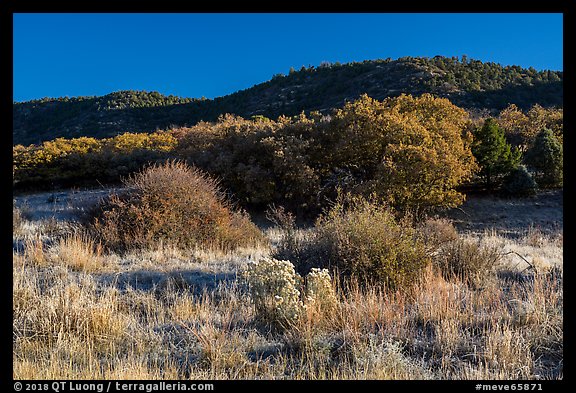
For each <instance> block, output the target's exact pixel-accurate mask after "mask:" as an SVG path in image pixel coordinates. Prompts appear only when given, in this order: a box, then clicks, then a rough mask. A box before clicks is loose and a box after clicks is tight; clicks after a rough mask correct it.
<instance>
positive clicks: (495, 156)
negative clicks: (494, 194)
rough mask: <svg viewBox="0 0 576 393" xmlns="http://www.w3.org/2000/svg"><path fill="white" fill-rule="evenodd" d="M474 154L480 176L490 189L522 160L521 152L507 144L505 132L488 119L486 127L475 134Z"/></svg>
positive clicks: (477, 130) (485, 123)
mask: <svg viewBox="0 0 576 393" xmlns="http://www.w3.org/2000/svg"><path fill="white" fill-rule="evenodd" d="M472 154H474V157H475V158H476V161H478V164H479V165H480V176H482V177H483V178H484V181H485V182H486V186H487V187H488V188H489V189H492V188H493V186H494V182H495V181H496V180H497V179H499V178H501V177H502V176H504V175H507V174H508V173H510V171H512V170H513V169H515V168H516V167H517V166H518V163H519V162H520V159H521V152H520V151H519V150H518V149H512V146H511V145H510V144H509V143H507V142H506V137H505V136H504V130H503V129H501V128H500V127H499V126H498V123H496V121H495V120H494V119H491V118H489V119H486V121H485V122H484V125H483V126H482V127H480V128H478V129H476V131H475V132H474V142H473V144H472Z"/></svg>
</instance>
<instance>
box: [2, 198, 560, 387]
mask: <svg viewBox="0 0 576 393" xmlns="http://www.w3.org/2000/svg"><path fill="white" fill-rule="evenodd" d="M108 193H109V190H106V189H95V190H75V191H62V192H54V193H38V194H28V195H18V196H15V197H14V201H15V206H17V207H18V208H19V209H20V211H21V212H22V215H23V217H24V220H23V221H22V222H21V223H19V224H18V225H16V224H15V227H14V234H13V248H14V250H13V267H14V268H13V281H14V287H13V330H14V336H13V345H14V351H13V370H14V371H13V374H14V378H16V379H44V378H46V379H182V378H184V379H238V378H240V379H257V378H264V379H512V380H514V379H560V378H563V291H562V285H563V284H562V283H563V274H562V271H563V269H562V266H563V252H562V250H563V235H562V233H563V218H562V213H563V201H562V195H563V194H562V190H558V191H546V192H542V193H540V194H538V195H537V196H536V197H534V198H527V199H516V200H512V199H499V198H494V197H479V196H476V197H470V198H469V199H468V201H467V202H466V203H465V204H464V205H463V206H461V207H460V208H459V209H455V210H453V211H451V212H449V213H448V216H449V217H451V218H452V219H453V220H454V223H455V224H456V227H457V228H458V230H459V232H460V236H461V238H463V239H468V240H470V241H472V242H479V243H481V244H482V245H486V246H494V247H496V248H497V249H498V250H499V252H500V253H502V255H503V258H502V263H501V266H500V267H499V268H498V270H497V271H496V274H494V275H491V276H489V277H488V278H487V279H486V280H484V281H482V282H481V283H480V284H475V285H472V286H471V285H469V284H467V283H465V282H463V281H460V280H458V279H448V278H445V277H442V276H441V275H439V274H438V272H435V271H432V270H427V271H426V272H425V276H424V279H423V281H422V282H421V285H420V287H419V288H418V289H417V290H416V292H413V293H404V292H396V293H383V292H380V291H377V290H371V289H369V290H362V289H360V288H356V289H352V290H348V291H346V292H340V293H339V297H338V300H337V303H336V304H335V305H333V308H332V309H331V311H330V312H326V311H325V310H324V309H322V308H318V307H315V306H313V305H309V306H310V307H308V308H307V309H306V310H307V311H306V313H305V315H304V316H303V317H302V319H301V320H300V321H299V322H298V323H297V324H296V325H295V326H292V327H290V328H288V329H286V330H283V331H274V330H272V329H271V327H270V325H269V324H268V323H267V322H266V321H265V320H262V316H261V315H259V314H258V313H257V311H256V310H255V308H254V306H253V304H252V301H251V297H250V296H249V295H248V293H247V287H246V283H245V281H244V279H243V276H242V272H243V271H244V270H245V268H246V265H247V263H248V262H249V261H258V260H261V259H262V258H267V257H269V256H270V254H271V253H272V252H273V248H274V244H275V243H276V242H277V240H278V238H279V237H280V236H281V231H280V229H279V228H276V227H273V226H272V227H270V226H267V227H266V229H265V233H266V235H267V237H268V239H269V240H270V242H271V244H272V246H271V247H267V246H263V247H260V248H250V249H239V250H237V251H236V252H234V253H227V254H222V253H218V252H212V251H209V250H179V249H175V248H166V247H162V246H159V247H158V248H157V249H150V250H137V251H133V252H129V253H124V254H115V253H105V252H103V251H102V250H101V249H100V248H99V247H98V245H97V244H95V243H94V242H93V240H92V239H90V238H87V237H86V236H84V235H82V234H81V233H79V232H78V231H77V226H76V225H75V224H74V220H75V219H76V218H77V217H78V215H79V214H81V213H82V212H83V211H84V210H85V209H86V208H87V207H89V206H90V205H91V204H92V203H94V202H95V201H97V200H98V199H99V198H101V197H103V196H105V195H106V194H108ZM532 266H533V267H534V268H535V269H532V268H531V267H532Z"/></svg>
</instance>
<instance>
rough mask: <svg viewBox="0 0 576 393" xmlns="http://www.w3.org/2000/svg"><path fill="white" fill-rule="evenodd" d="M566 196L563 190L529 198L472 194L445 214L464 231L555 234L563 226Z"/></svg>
mask: <svg viewBox="0 0 576 393" xmlns="http://www.w3.org/2000/svg"><path fill="white" fill-rule="evenodd" d="M563 195H564V192H563V190H562V189H560V190H551V191H541V192H539V193H538V194H537V195H535V196H534V197H530V198H498V197H494V196H478V195H472V196H468V198H467V201H466V202H465V203H464V204H463V205H462V206H460V208H457V209H452V210H450V211H449V212H448V213H447V214H446V215H447V217H449V218H451V219H452V220H453V221H454V224H455V225H456V227H457V228H458V229H459V230H460V231H465V232H472V233H478V232H483V231H485V230H494V231H496V232H497V233H498V234H500V235H503V236H517V235H522V234H525V233H526V232H527V231H529V230H533V229H536V230H540V231H541V232H543V233H546V234H556V233H558V232H562V231H563V227H564V221H563V216H564V214H563V212H564V202H563Z"/></svg>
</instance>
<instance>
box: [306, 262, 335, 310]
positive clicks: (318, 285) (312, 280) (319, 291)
mask: <svg viewBox="0 0 576 393" xmlns="http://www.w3.org/2000/svg"><path fill="white" fill-rule="evenodd" d="M306 303H307V304H311V303H314V304H316V305H318V306H319V307H321V309H323V310H325V311H328V310H331V309H332V308H334V307H335V305H336V303H337V297H336V291H335V290H334V286H333V285H332V277H330V273H329V272H328V269H318V268H312V269H311V270H310V272H309V273H308V274H307V275H306Z"/></svg>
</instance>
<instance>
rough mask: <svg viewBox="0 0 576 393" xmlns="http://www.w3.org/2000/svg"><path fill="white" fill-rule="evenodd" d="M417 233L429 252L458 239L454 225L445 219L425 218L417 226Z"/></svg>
mask: <svg viewBox="0 0 576 393" xmlns="http://www.w3.org/2000/svg"><path fill="white" fill-rule="evenodd" d="M417 231H418V236H419V237H420V239H421V240H422V241H423V242H424V244H426V247H427V248H428V249H429V250H430V252H436V251H437V250H438V249H439V248H440V247H441V246H442V245H444V244H446V243H448V242H451V241H454V240H456V239H458V232H457V231H456V228H455V227H454V224H452V222H451V221H450V220H448V219H446V218H427V219H426V220H424V221H422V222H421V223H420V224H419V225H418V227H417Z"/></svg>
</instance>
